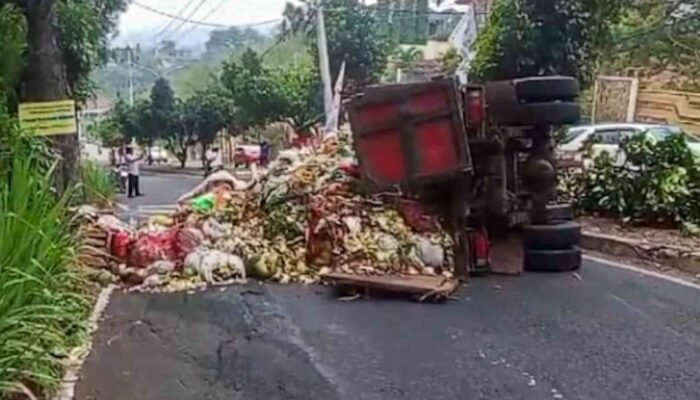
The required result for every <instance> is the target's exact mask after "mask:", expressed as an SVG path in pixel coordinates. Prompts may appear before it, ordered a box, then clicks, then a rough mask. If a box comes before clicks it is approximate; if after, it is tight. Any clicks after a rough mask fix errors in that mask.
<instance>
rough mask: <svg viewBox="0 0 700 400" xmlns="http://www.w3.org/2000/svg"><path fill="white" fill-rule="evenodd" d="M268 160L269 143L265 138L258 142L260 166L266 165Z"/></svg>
mask: <svg viewBox="0 0 700 400" xmlns="http://www.w3.org/2000/svg"><path fill="white" fill-rule="evenodd" d="M269 161H270V145H269V144H268V143H267V141H266V140H263V141H262V143H260V166H261V167H266V166H267V163H268V162H269Z"/></svg>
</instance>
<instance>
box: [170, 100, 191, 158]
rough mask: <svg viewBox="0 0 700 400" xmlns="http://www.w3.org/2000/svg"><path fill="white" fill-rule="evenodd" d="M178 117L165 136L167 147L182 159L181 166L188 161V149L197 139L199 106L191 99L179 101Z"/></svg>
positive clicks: (176, 156)
mask: <svg viewBox="0 0 700 400" xmlns="http://www.w3.org/2000/svg"><path fill="white" fill-rule="evenodd" d="M176 110H177V118H176V122H175V125H174V126H173V129H171V130H170V132H169V134H168V135H166V136H165V138H164V139H165V147H166V148H167V149H168V150H170V152H172V153H173V154H174V155H175V158H177V159H178V161H180V168H185V164H186V163H187V150H188V149H189V148H190V146H192V145H193V144H194V143H195V142H196V141H197V132H196V131H197V107H196V104H194V102H193V101H191V100H190V99H188V100H185V101H181V100H180V101H178V102H177V106H176Z"/></svg>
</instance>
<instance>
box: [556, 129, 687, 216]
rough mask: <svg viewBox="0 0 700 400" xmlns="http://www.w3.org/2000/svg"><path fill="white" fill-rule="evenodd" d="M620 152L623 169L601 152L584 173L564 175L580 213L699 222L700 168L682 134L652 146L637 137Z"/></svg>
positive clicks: (643, 136) (645, 140)
mask: <svg viewBox="0 0 700 400" xmlns="http://www.w3.org/2000/svg"><path fill="white" fill-rule="evenodd" d="M620 152H621V154H624V155H625V159H626V162H625V163H624V165H619V163H615V162H614V159H613V157H611V156H610V155H609V154H608V153H602V154H601V155H599V156H598V157H596V158H595V159H594V162H593V167H592V168H590V169H589V170H587V171H586V173H585V174H583V175H581V176H564V177H563V179H562V183H563V184H564V186H565V187H566V188H567V189H566V190H565V191H566V192H567V194H568V196H569V197H570V199H571V200H573V201H574V202H575V203H576V205H577V206H578V207H579V208H580V209H581V210H582V211H585V212H594V213H598V214H601V215H605V216H610V217H615V218H620V219H622V220H623V221H624V222H635V223H644V224H660V225H667V226H676V227H678V226H685V227H686V228H691V229H692V227H693V225H697V224H698V223H700V166H699V165H698V164H697V162H696V161H695V160H694V158H693V155H692V153H691V151H690V149H689V148H688V145H687V143H686V141H685V138H684V137H683V136H681V135H677V136H671V137H669V138H667V139H666V140H663V141H660V142H653V141H651V140H649V138H647V137H646V136H645V135H636V136H634V137H631V138H629V139H627V140H625V141H624V142H623V143H622V144H621V146H620Z"/></svg>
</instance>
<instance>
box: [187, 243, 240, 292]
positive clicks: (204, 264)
mask: <svg viewBox="0 0 700 400" xmlns="http://www.w3.org/2000/svg"><path fill="white" fill-rule="evenodd" d="M224 268H227V269H229V270H231V271H232V272H233V275H235V276H236V277H238V278H240V280H245V279H246V274H245V264H244V263H243V260H242V259H241V258H240V257H238V256H235V255H233V254H227V253H224V252H222V251H219V250H209V249H197V250H195V251H194V252H192V253H190V254H189V255H188V256H187V257H186V258H185V273H186V274H187V275H188V276H193V275H199V276H200V277H201V278H202V279H203V280H204V281H205V282H207V283H209V284H213V283H215V280H214V274H215V273H216V272H217V271H219V270H221V269H224Z"/></svg>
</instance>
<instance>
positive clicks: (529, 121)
mask: <svg viewBox="0 0 700 400" xmlns="http://www.w3.org/2000/svg"><path fill="white" fill-rule="evenodd" d="M492 119H493V121H494V122H496V123H498V124H500V125H504V126H544V125H574V124H577V123H578V122H579V121H580V120H581V109H580V107H579V105H578V104H577V103H573V102H562V103H555V102H551V103H525V104H518V105H515V106H512V107H503V108H501V109H494V110H493V113H492Z"/></svg>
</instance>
